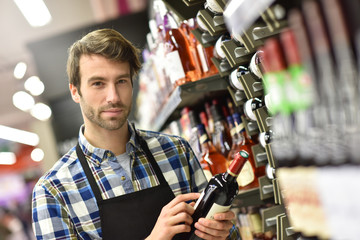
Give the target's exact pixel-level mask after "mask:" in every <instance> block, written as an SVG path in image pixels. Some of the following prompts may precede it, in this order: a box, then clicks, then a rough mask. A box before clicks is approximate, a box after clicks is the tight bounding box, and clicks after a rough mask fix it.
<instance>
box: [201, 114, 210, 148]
mask: <svg viewBox="0 0 360 240" xmlns="http://www.w3.org/2000/svg"><path fill="white" fill-rule="evenodd" d="M199 117H200V122H201V123H202V124H204V127H205V130H206V132H207V133H208V136H209V139H210V141H211V140H212V139H211V134H210V127H209V118H208V116H207V114H206V112H205V111H201V112H200V113H199Z"/></svg>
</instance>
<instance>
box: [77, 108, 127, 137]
mask: <svg viewBox="0 0 360 240" xmlns="http://www.w3.org/2000/svg"><path fill="white" fill-rule="evenodd" d="M110 108H121V109H122V110H123V111H124V114H123V115H122V116H120V117H111V118H109V119H104V118H102V117H101V112H103V111H105V110H107V109H110ZM82 109H83V113H84V115H85V117H86V118H87V119H88V120H89V121H90V122H92V123H94V124H96V125H98V126H99V127H101V128H103V129H106V130H109V131H114V130H118V129H120V128H122V126H124V124H125V123H126V122H127V118H128V116H129V113H130V109H131V105H130V106H125V105H123V104H120V103H117V104H108V105H106V106H103V107H100V108H99V109H98V110H96V109H94V108H93V107H91V106H89V105H87V104H86V103H85V102H82Z"/></svg>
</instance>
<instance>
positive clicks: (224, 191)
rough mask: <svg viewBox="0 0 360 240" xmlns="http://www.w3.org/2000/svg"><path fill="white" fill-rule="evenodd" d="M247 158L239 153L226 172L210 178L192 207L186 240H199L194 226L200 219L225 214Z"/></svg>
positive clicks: (232, 198)
mask: <svg viewBox="0 0 360 240" xmlns="http://www.w3.org/2000/svg"><path fill="white" fill-rule="evenodd" d="M248 157H249V154H248V153H247V152H245V151H241V152H239V153H238V154H236V156H235V158H234V160H233V161H232V163H231V165H230V166H229V168H228V169H227V171H226V172H224V173H221V174H217V175H215V176H214V177H212V178H211V180H210V181H209V183H208V185H207V187H206V188H205V190H204V191H203V192H202V194H201V195H200V198H199V199H198V200H197V201H196V204H195V206H194V208H195V212H194V214H193V215H192V218H193V223H192V225H191V231H190V232H189V233H188V234H187V236H188V238H187V239H189V240H197V239H201V238H199V237H197V236H196V235H195V226H194V224H195V223H196V222H197V221H198V220H199V219H200V218H207V219H213V218H214V214H216V213H220V212H226V211H228V210H229V209H230V207H231V204H232V201H233V200H234V198H235V197H236V195H237V193H238V191H239V187H238V184H237V182H236V178H237V176H238V175H239V173H240V171H241V169H242V167H243V166H244V164H245V162H246V161H247V159H248Z"/></svg>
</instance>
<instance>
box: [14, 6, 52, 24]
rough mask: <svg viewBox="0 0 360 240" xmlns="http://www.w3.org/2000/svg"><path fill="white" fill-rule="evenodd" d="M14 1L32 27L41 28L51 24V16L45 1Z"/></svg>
mask: <svg viewBox="0 0 360 240" xmlns="http://www.w3.org/2000/svg"><path fill="white" fill-rule="evenodd" d="M14 1H15V3H16V5H17V6H18V8H19V9H20V11H21V13H22V14H23V15H24V17H25V18H26V20H27V21H28V22H29V24H30V25H31V26H32V27H41V26H44V25H46V24H48V23H49V22H50V20H51V15H50V12H49V10H48V8H47V7H46V5H45V3H44V1H43V0H14Z"/></svg>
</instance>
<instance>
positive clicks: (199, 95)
mask: <svg viewBox="0 0 360 240" xmlns="http://www.w3.org/2000/svg"><path fill="white" fill-rule="evenodd" d="M228 87H229V83H228V80H227V78H224V77H221V76H219V75H214V76H211V77H207V78H203V79H200V80H198V81H195V82H189V83H186V84H183V85H181V86H178V87H176V88H175V89H174V91H173V92H172V93H171V94H170V96H169V98H168V100H167V101H166V103H164V104H163V106H162V108H161V110H160V112H159V114H158V115H157V118H156V119H155V120H154V121H153V126H154V129H155V130H161V129H163V128H164V127H165V126H166V125H167V124H168V123H170V122H171V121H173V120H175V119H179V118H180V117H181V110H182V109H183V108H184V107H186V106H194V103H198V104H199V103H201V102H204V101H206V99H208V98H213V97H216V96H223V95H224V94H227V93H228Z"/></svg>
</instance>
